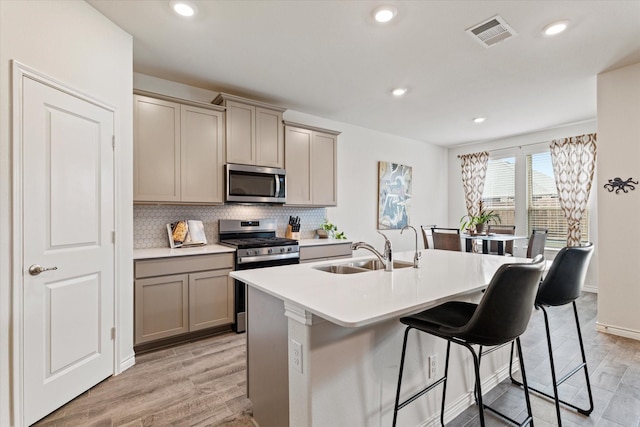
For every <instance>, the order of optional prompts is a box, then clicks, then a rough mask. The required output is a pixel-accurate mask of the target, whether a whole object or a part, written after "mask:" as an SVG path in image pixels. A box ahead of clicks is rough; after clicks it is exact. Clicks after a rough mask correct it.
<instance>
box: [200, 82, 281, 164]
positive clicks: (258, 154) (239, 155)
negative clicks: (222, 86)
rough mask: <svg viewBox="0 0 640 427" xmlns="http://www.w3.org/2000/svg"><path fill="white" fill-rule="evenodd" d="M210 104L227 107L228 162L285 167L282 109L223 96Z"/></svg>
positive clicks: (232, 96) (244, 99)
mask: <svg viewBox="0 0 640 427" xmlns="http://www.w3.org/2000/svg"><path fill="white" fill-rule="evenodd" d="M213 103H214V104H219V105H223V106H224V107H226V129H227V130H226V147H227V151H226V152H227V156H226V160H227V163H239V164H244V165H258V166H270V167H278V168H282V167H284V134H283V126H282V113H283V112H284V111H285V109H284V108H280V107H277V106H274V105H270V104H265V103H262V102H259V101H253V100H250V99H246V98H241V97H238V96H234V95H229V94H226V93H220V94H219V95H218V96H217V97H216V98H215V99H214V100H213Z"/></svg>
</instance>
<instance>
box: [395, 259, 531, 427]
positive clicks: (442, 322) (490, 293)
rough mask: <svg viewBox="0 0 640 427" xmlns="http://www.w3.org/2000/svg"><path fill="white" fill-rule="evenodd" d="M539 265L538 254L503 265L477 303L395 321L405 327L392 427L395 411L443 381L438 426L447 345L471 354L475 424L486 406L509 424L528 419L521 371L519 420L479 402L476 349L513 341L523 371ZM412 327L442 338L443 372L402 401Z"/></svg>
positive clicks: (444, 307)
mask: <svg viewBox="0 0 640 427" xmlns="http://www.w3.org/2000/svg"><path fill="white" fill-rule="evenodd" d="M543 268H544V257H542V256H539V257H536V258H535V259H534V260H533V261H532V262H531V263H522V264H504V265H502V266H501V267H500V268H499V269H498V271H496V273H495V274H494V276H493V278H492V279H491V282H490V283H489V286H488V287H487V289H486V292H485V293H484V295H483V296H482V299H481V300H480V302H479V303H478V304H472V303H469V302H461V301H451V302H446V303H444V304H441V305H439V306H436V307H434V308H430V309H428V310H425V311H422V312H420V313H417V314H414V315H411V316H406V317H402V318H400V322H402V323H404V324H405V325H407V328H406V330H405V332H404V342H403V344H402V357H401V359H400V373H399V375H398V388H397V391H396V402H395V406H394V411H393V425H394V426H395V425H396V422H397V418H398V411H399V410H400V409H402V408H404V407H405V406H407V405H408V404H410V403H411V402H413V401H414V400H416V399H417V398H419V397H420V396H422V395H424V394H425V393H427V392H428V391H430V390H432V389H433V388H435V387H436V386H438V385H439V384H443V390H442V408H441V412H440V422H441V423H442V425H443V426H444V408H445V395H446V391H447V376H448V373H449V353H450V349H451V343H454V344H459V345H461V346H463V347H465V348H467V349H468V350H469V351H470V352H471V354H472V356H473V365H474V370H475V389H476V391H477V393H476V400H477V403H478V411H479V414H480V425H482V426H484V425H485V424H484V409H488V410H490V411H492V412H494V413H496V414H497V415H500V416H501V417H503V418H504V419H506V420H508V421H510V422H512V423H514V424H519V425H521V426H523V425H526V424H529V423H532V421H533V415H532V413H531V403H530V401H529V392H528V389H527V385H526V384H527V380H526V376H525V375H523V384H524V392H525V400H526V404H527V413H528V415H527V417H526V419H525V420H524V421H523V422H522V423H518V422H517V421H514V420H512V419H511V418H509V417H507V416H505V415H503V414H501V413H499V412H497V411H495V410H494V409H492V408H490V407H489V406H487V405H484V404H483V403H482V388H481V381H480V357H479V353H480V352H482V346H501V345H504V344H509V343H510V342H512V341H514V340H515V342H516V345H517V348H518V356H519V358H520V369H521V370H522V372H524V361H523V359H522V351H521V346H520V338H519V337H520V335H522V333H524V331H525V329H526V328H527V324H528V323H529V318H530V317H531V312H532V311H533V304H534V301H535V298H536V292H537V291H538V284H539V283H540V276H541V275H542V270H543ZM412 329H416V330H418V331H420V332H425V333H428V334H431V335H435V336H437V337H440V338H443V339H445V340H447V355H446V361H445V368H444V376H443V377H442V378H440V379H438V380H437V381H435V382H434V383H432V384H431V385H429V386H427V387H425V388H424V389H422V390H420V391H418V392H417V393H415V394H413V395H412V396H410V397H409V398H407V399H405V400H404V401H403V402H400V389H401V386H402V373H403V370H404V360H405V354H406V350H407V337H408V335H409V331H411V330H412ZM474 344H476V345H480V350H479V352H478V353H476V351H475V350H474V349H473V347H472V345H474Z"/></svg>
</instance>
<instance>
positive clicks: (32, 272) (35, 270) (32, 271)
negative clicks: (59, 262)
mask: <svg viewBox="0 0 640 427" xmlns="http://www.w3.org/2000/svg"><path fill="white" fill-rule="evenodd" d="M57 269H58V267H43V266H41V265H38V264H33V265H32V266H31V267H29V274H30V275H32V276H37V275H38V274H40V273H42V272H43V271H50V270H57Z"/></svg>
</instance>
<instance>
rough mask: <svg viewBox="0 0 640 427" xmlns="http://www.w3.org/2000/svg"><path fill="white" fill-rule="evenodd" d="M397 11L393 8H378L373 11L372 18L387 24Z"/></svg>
mask: <svg viewBox="0 0 640 427" xmlns="http://www.w3.org/2000/svg"><path fill="white" fill-rule="evenodd" d="M397 13H398V9H396V8H395V7H393V6H380V7H377V8H375V9H374V10H373V17H374V19H375V20H376V21H378V22H382V23H384V22H389V21H391V20H392V19H393V18H395V16H396V14H397Z"/></svg>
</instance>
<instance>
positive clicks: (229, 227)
mask: <svg viewBox="0 0 640 427" xmlns="http://www.w3.org/2000/svg"><path fill="white" fill-rule="evenodd" d="M218 225H219V236H218V237H219V239H220V244H221V245H227V246H231V247H234V248H236V257H235V269H236V270H248V269H250V268H264V267H274V266H278V265H289V264H298V263H299V262H300V247H299V246H298V241H297V240H292V239H285V238H282V237H276V226H277V222H276V220H275V219H273V218H269V219H257V220H238V219H221V220H219V223H218ZM234 292H235V324H234V330H235V331H236V332H244V331H245V330H246V313H245V307H246V301H245V295H246V285H245V284H244V283H242V282H240V281H238V280H236V281H235V291H234Z"/></svg>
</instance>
